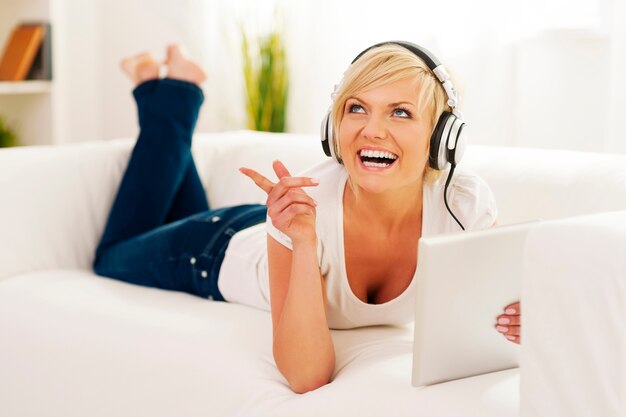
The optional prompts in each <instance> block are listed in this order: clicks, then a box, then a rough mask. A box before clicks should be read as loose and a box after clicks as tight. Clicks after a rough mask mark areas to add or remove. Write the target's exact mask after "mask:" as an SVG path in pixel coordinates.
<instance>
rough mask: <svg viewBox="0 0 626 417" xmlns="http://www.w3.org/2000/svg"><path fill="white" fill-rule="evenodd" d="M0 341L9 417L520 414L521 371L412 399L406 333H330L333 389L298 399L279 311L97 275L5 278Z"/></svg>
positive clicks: (4, 408)
mask: <svg viewBox="0 0 626 417" xmlns="http://www.w3.org/2000/svg"><path fill="white" fill-rule="evenodd" d="M0 329H1V330H2V338H3V342H2V343H1V344H0V364H1V366H0V369H2V372H1V373H0V415H3V416H5V415H6V416H12V417H18V416H19V417H31V416H33V417H35V416H41V415H46V416H49V417H67V416H90V417H99V416H102V417H105V416H106V417H109V416H151V417H161V416H162V417H171V416H186V417H193V416H199V417H200V416H202V417H204V416H250V417H253V416H275V417H283V416H284V417H292V416H303V417H305V416H311V417H317V416H381V415H394V416H407V417H408V416H415V415H425V416H429V417H448V416H475V417H509V416H517V403H518V394H517V387H518V383H519V382H518V380H519V376H518V371H517V370H509V371H504V372H498V373H492V374H487V375H483V376H479V377H474V378H468V379H464V380H459V381H455V382H451V383H447V384H442V385H437V386H432V387H424V388H419V389H418V388H414V387H412V386H411V355H412V328H411V327H410V326H409V327H398V328H394V327H376V328H366V329H359V330H354V331H333V339H334V341H335V347H336V350H337V369H336V372H335V376H334V381H333V382H332V383H331V384H330V385H327V386H325V387H322V388H321V389H319V390H316V391H313V392H311V393H308V394H305V395H297V394H294V393H293V392H292V391H291V390H290V389H289V388H288V387H287V386H286V385H285V382H284V380H283V378H282V376H281V375H280V374H279V372H278V370H277V369H276V366H275V365H274V360H273V358H272V346H271V317H270V315H269V313H267V312H263V311H260V310H255V309H253V308H249V307H245V306H241V305H237V304H227V303H220V302H211V301H207V300H203V299H201V298H199V297H195V296H192V295H187V294H183V293H176V292H171V291H164V290H158V289H152V288H142V287H138V286H134V285H130V284H126V283H123V282H119V281H116V280H112V279H108V278H102V277H97V276H94V275H93V274H91V273H90V272H87V271H76V270H60V269H59V270H49V271H42V272H36V273H31V274H27V275H22V276H17V277H14V278H10V279H8V280H6V281H5V282H4V283H2V285H0ZM7 336H9V337H8V338H7Z"/></svg>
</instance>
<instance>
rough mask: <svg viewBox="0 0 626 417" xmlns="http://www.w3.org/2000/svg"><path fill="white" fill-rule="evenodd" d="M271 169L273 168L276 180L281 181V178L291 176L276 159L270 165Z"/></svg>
mask: <svg viewBox="0 0 626 417" xmlns="http://www.w3.org/2000/svg"><path fill="white" fill-rule="evenodd" d="M272 168H274V172H275V173H276V176H277V177H278V179H281V178H283V177H291V174H290V173H289V171H288V170H287V167H285V165H284V164H283V163H282V162H280V161H279V160H278V159H277V160H275V161H274V162H273V163H272Z"/></svg>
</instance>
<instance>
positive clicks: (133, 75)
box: [120, 52, 159, 85]
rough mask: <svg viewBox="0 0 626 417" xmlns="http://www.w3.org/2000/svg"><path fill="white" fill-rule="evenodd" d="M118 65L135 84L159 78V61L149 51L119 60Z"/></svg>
mask: <svg viewBox="0 0 626 417" xmlns="http://www.w3.org/2000/svg"><path fill="white" fill-rule="evenodd" d="M120 67H122V70H123V71H124V72H125V73H126V74H127V75H128V77H129V78H130V79H131V80H132V81H133V83H134V84H135V85H138V84H141V83H142V82H144V81H148V80H152V79H155V78H159V63H158V62H157V61H156V60H155V59H154V58H153V57H152V55H151V54H150V53H149V52H142V53H140V54H137V55H134V56H131V57H128V58H125V59H123V60H122V62H120Z"/></svg>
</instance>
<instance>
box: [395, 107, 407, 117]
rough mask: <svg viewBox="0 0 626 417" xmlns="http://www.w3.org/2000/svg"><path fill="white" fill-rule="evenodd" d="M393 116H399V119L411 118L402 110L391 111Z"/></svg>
mask: <svg viewBox="0 0 626 417" xmlns="http://www.w3.org/2000/svg"><path fill="white" fill-rule="evenodd" d="M393 114H394V116H400V117H406V118H410V117H411V113H409V112H408V111H407V110H404V109H399V108H398V109H395V110H394V111H393Z"/></svg>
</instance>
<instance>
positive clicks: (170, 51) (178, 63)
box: [165, 44, 206, 84]
mask: <svg viewBox="0 0 626 417" xmlns="http://www.w3.org/2000/svg"><path fill="white" fill-rule="evenodd" d="M165 65H167V68H168V72H167V76H168V77H169V78H174V79H177V80H183V81H188V82H191V83H194V84H201V83H202V82H204V80H206V74H205V73H204V71H203V70H202V68H201V67H200V65H198V64H196V63H195V62H193V61H191V60H190V59H189V58H187V56H186V55H185V54H184V53H183V52H182V51H181V48H180V46H179V45H176V44H172V45H169V46H168V47H167V58H166V59H165Z"/></svg>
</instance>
